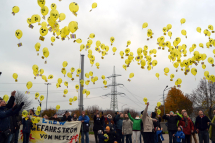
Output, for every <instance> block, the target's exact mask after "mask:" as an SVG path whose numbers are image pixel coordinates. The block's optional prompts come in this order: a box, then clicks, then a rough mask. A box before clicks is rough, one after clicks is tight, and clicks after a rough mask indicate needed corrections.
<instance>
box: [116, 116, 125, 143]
mask: <svg viewBox="0 0 215 143" xmlns="http://www.w3.org/2000/svg"><path fill="white" fill-rule="evenodd" d="M115 120H116V134H117V143H122V142H123V143H124V136H123V135H122V122H123V114H122V113H118V114H117V115H116V117H115Z"/></svg>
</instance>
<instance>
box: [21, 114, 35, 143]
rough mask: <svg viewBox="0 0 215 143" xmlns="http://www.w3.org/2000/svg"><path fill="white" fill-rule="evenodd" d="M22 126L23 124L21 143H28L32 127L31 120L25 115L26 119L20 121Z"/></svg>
mask: <svg viewBox="0 0 215 143" xmlns="http://www.w3.org/2000/svg"><path fill="white" fill-rule="evenodd" d="M22 124H23V129H22V133H23V136H24V138H23V143H28V142H29V137H30V133H31V128H32V127H33V124H32V122H31V119H30V116H29V115H27V118H23V119H22Z"/></svg>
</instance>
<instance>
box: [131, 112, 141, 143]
mask: <svg viewBox="0 0 215 143" xmlns="http://www.w3.org/2000/svg"><path fill="white" fill-rule="evenodd" d="M128 117H129V119H130V120H131V121H132V122H133V127H132V137H133V141H134V143H139V142H140V139H141V138H140V134H141V123H142V120H141V119H140V117H139V115H136V117H135V119H134V118H132V117H131V114H130V112H129V110H128Z"/></svg>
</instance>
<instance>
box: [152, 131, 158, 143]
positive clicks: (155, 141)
mask: <svg viewBox="0 0 215 143" xmlns="http://www.w3.org/2000/svg"><path fill="white" fill-rule="evenodd" d="M153 134H154V143H157V136H156V133H153Z"/></svg>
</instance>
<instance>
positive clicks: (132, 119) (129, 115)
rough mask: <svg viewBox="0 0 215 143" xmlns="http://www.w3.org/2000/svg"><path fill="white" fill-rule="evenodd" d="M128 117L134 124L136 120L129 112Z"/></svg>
mask: <svg viewBox="0 0 215 143" xmlns="http://www.w3.org/2000/svg"><path fill="white" fill-rule="evenodd" d="M128 117H129V119H130V120H131V121H132V122H134V118H132V117H131V114H130V112H129V111H128Z"/></svg>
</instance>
